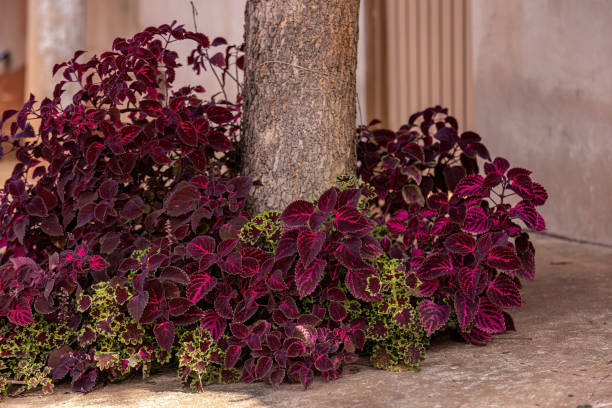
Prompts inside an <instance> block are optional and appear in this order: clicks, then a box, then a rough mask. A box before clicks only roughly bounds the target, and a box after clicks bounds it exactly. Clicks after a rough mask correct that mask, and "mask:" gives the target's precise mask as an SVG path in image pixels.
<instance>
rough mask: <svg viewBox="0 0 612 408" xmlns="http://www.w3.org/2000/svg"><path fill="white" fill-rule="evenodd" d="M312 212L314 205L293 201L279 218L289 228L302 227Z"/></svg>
mask: <svg viewBox="0 0 612 408" xmlns="http://www.w3.org/2000/svg"><path fill="white" fill-rule="evenodd" d="M313 211H314V205H312V203H309V202H308V201H303V200H298V201H294V202H292V203H291V204H289V205H288V206H287V208H285V210H284V211H283V213H282V214H281V216H280V219H281V221H283V222H284V223H285V224H287V225H288V226H289V227H297V226H300V225H304V224H305V223H306V221H308V218H310V215H311V214H312V213H313Z"/></svg>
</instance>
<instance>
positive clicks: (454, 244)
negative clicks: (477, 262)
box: [444, 232, 476, 255]
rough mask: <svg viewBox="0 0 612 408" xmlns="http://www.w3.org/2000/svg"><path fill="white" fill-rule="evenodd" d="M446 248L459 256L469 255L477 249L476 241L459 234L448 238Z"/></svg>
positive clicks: (445, 242)
mask: <svg viewBox="0 0 612 408" xmlns="http://www.w3.org/2000/svg"><path fill="white" fill-rule="evenodd" d="M444 246H445V247H446V249H448V251H449V252H453V253H455V254H459V255H467V254H470V253H472V252H474V249H476V240H475V239H474V237H472V236H471V235H468V234H465V233H463V232H458V233H456V234H453V235H451V236H449V237H448V238H446V240H445V241H444Z"/></svg>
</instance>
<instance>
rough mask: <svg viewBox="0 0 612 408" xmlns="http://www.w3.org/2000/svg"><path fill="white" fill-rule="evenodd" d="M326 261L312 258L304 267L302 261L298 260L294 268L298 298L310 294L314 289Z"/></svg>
mask: <svg viewBox="0 0 612 408" xmlns="http://www.w3.org/2000/svg"><path fill="white" fill-rule="evenodd" d="M325 265H326V262H325V261H324V260H323V259H319V258H314V260H313V261H312V262H311V263H310V264H309V265H308V267H306V268H305V267H304V264H303V263H302V262H299V263H298V264H297V266H296V268H295V284H296V286H297V290H298V294H299V296H300V299H303V298H304V297H305V296H308V295H310V294H311V293H312V292H314V290H315V289H316V287H317V285H318V284H319V281H320V280H321V276H322V275H323V270H324V269H325Z"/></svg>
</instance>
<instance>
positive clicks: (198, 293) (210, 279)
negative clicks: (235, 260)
mask: <svg viewBox="0 0 612 408" xmlns="http://www.w3.org/2000/svg"><path fill="white" fill-rule="evenodd" d="M190 281H191V282H190V284H189V286H188V287H187V298H189V300H190V301H191V302H192V303H194V304H195V303H198V302H199V301H200V300H201V299H202V298H203V297H204V296H206V295H207V294H208V292H210V291H211V290H212V289H213V288H214V287H215V285H216V284H217V278H215V277H214V276H211V275H209V274H208V273H194V274H193V275H191V276H190Z"/></svg>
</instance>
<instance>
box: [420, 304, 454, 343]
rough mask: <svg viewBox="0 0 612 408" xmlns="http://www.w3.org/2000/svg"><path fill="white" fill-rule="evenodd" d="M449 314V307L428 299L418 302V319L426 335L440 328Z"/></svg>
mask: <svg viewBox="0 0 612 408" xmlns="http://www.w3.org/2000/svg"><path fill="white" fill-rule="evenodd" d="M449 316H450V307H448V306H447V305H438V304H436V303H434V302H432V301H431V300H429V299H425V300H422V301H421V303H420V304H419V319H420V321H421V324H422V325H423V328H424V329H425V331H426V332H427V335H428V336H431V335H432V334H433V333H434V332H435V331H437V330H438V329H440V328H442V327H443V326H444V325H445V324H446V322H447V321H448V317H449Z"/></svg>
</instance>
